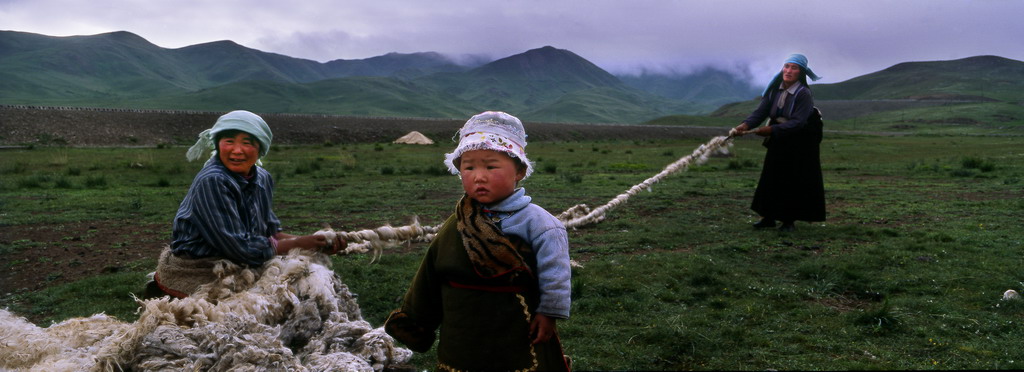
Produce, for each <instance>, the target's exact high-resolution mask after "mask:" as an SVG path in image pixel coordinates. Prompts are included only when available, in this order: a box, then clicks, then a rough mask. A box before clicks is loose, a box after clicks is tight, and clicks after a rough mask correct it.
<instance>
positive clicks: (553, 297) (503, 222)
mask: <svg viewBox="0 0 1024 372" xmlns="http://www.w3.org/2000/svg"><path fill="white" fill-rule="evenodd" d="M459 138H460V140H459V145H458V147H457V148H456V149H455V151H454V152H452V153H450V154H445V164H446V165H447V166H448V169H449V170H450V171H451V172H452V173H453V174H458V175H459V178H461V179H462V188H463V189H464V190H465V192H466V194H465V195H464V196H463V197H462V199H461V200H459V202H458V204H457V205H456V207H455V213H454V214H453V215H452V216H451V217H449V218H448V220H447V221H445V223H444V225H443V226H442V227H441V229H440V230H439V231H438V233H437V235H436V237H435V238H434V240H433V242H431V244H430V247H429V248H428V250H427V255H426V257H424V258H423V261H422V263H421V264H420V268H419V271H418V272H417V273H416V276H415V277H414V278H413V281H412V285H411V286H410V287H409V291H408V292H407V293H406V294H405V299H404V302H403V304H402V307H401V309H398V310H395V311H394V312H392V313H391V315H390V316H389V317H388V320H387V322H386V323H385V325H384V328H385V330H386V331H387V333H388V334H390V335H391V336H393V337H395V339H397V340H398V341H400V342H402V343H404V344H405V345H407V346H409V348H410V349H412V350H413V351H417V352H425V351H427V350H430V348H431V346H433V344H434V337H435V336H434V333H435V331H436V330H437V329H438V328H439V327H440V341H439V342H438V346H437V359H438V369H439V370H447V371H469V370H516V371H532V370H563V371H564V370H568V369H569V366H568V364H567V363H566V359H565V357H564V356H563V353H562V346H561V343H560V342H559V340H558V332H557V328H556V326H555V320H556V319H566V318H568V317H569V303H570V298H569V295H570V284H569V281H570V268H569V239H568V234H567V233H566V230H565V226H564V225H563V224H562V222H561V221H559V220H558V219H556V218H555V217H554V216H552V215H551V214H550V213H548V212H547V211H546V210H544V209H543V208H541V207H540V206H537V205H536V204H533V203H531V202H530V200H531V199H530V197H529V196H527V195H526V190H525V189H523V188H519V187H517V186H518V183H519V181H521V180H523V179H525V178H526V177H529V176H530V174H531V173H533V165H532V164H531V163H530V160H529V159H527V158H526V150H525V147H526V131H525V130H524V129H523V124H522V123H521V122H520V121H519V119H517V118H516V117H514V116H512V115H509V114H506V113H504V112H495V111H488V112H484V113H481V114H478V115H476V116H473V117H472V118H470V119H469V121H467V122H466V124H465V125H464V126H463V127H462V129H461V130H459Z"/></svg>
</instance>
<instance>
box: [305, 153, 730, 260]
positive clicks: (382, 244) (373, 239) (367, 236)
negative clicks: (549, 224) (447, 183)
mask: <svg viewBox="0 0 1024 372" xmlns="http://www.w3.org/2000/svg"><path fill="white" fill-rule="evenodd" d="M731 146H732V136H718V137H715V138H712V139H711V140H710V141H708V142H707V143H705V144H702V145H700V146H699V147H697V148H696V149H695V150H693V153H691V154H690V155H687V156H684V157H682V158H679V160H676V161H675V162H673V163H671V164H669V165H667V166H665V169H663V170H662V171H661V172H660V173H658V174H656V175H654V176H653V177H651V178H648V179H646V180H644V181H643V182H640V183H639V184H636V185H634V186H633V187H631V188H629V189H628V190H626V191H625V192H623V193H622V194H619V195H618V196H616V197H615V198H613V199H612V200H610V201H609V202H608V203H606V204H605V205H602V206H600V207H597V208H594V209H590V207H588V206H587V205H586V204H577V205H575V206H573V207H571V208H569V209H567V210H565V211H564V212H562V213H560V214H559V215H558V216H556V217H557V218H558V219H559V220H560V221H562V223H563V224H565V227H566V228H577V227H581V226H585V225H589V224H593V223H597V222H601V221H603V220H604V218H605V216H606V215H607V214H608V212H609V211H611V210H612V209H615V208H616V207H618V206H619V205H622V204H624V203H625V202H626V201H627V200H628V199H629V198H630V197H632V196H633V195H636V194H637V193H639V192H640V191H641V190H648V191H650V190H651V185H652V184H654V183H657V182H659V181H661V180H662V179H663V178H665V177H668V176H669V175H672V174H675V173H678V172H682V171H686V170H687V169H689V167H690V166H692V165H701V164H704V163H706V162H707V161H708V158H709V157H710V156H711V154H713V153H715V152H716V151H718V152H723V153H728V149H729V147H731ZM440 228H441V225H437V226H423V225H420V223H419V220H414V221H413V223H412V224H410V225H406V226H400V227H392V226H389V225H385V226H381V227H378V228H376V229H367V230H360V231H352V232H336V231H333V230H331V229H330V227H326V228H324V230H320V231H318V232H316V233H317V234H325V235H327V236H328V239H329V240H333V239H334V237H335V236H337V237H340V238H342V239H344V240H345V241H346V242H348V246H347V247H346V249H345V250H344V251H342V252H339V254H352V253H366V252H370V251H372V252H373V259H372V260H371V261H370V262H374V261H376V260H377V259H378V258H380V255H381V254H382V252H383V250H384V248H387V247H390V246H395V245H399V244H402V243H407V242H412V241H423V242H429V241H431V240H432V239H433V238H434V235H435V234H436V233H437V231H438V230H439V229H440Z"/></svg>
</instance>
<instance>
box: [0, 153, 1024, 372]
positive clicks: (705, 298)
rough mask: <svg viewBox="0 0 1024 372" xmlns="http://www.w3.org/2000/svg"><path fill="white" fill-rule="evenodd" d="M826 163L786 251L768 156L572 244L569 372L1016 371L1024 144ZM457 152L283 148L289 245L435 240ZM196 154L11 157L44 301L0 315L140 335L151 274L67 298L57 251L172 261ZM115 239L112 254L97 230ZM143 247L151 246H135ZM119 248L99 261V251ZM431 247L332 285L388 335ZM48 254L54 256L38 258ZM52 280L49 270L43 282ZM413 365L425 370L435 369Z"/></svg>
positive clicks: (603, 195)
mask: <svg viewBox="0 0 1024 372" xmlns="http://www.w3.org/2000/svg"><path fill="white" fill-rule="evenodd" d="M826 137H827V138H826V139H825V142H824V143H823V144H822V163H823V170H824V177H825V188H826V199H827V205H828V221H826V222H824V223H814V224H808V223H798V224H797V230H796V231H795V232H792V233H780V232H777V231H755V230H753V229H752V228H751V227H750V224H751V223H753V222H756V220H757V216H755V215H753V213H752V212H751V211H750V210H749V208H748V207H749V203H750V198H751V196H752V194H753V190H754V188H755V186H756V182H757V176H758V173H759V171H760V164H761V159H762V157H763V154H764V150H763V148H762V147H761V146H760V144H759V141H755V140H747V139H742V140H739V141H737V143H736V146H735V147H734V148H733V153H734V156H732V157H723V158H713V159H711V161H710V162H709V163H708V164H706V165H704V166H701V167H697V168H694V169H691V170H690V171H689V172H686V173H681V174H678V175H675V176H672V177H669V178H668V179H666V180H664V181H663V182H661V183H658V184H656V185H655V186H654V187H653V188H652V190H651V192H650V193H642V194H639V195H637V196H636V197H634V198H632V199H630V201H629V203H627V204H625V205H623V206H621V207H620V208H618V209H615V210H613V211H612V212H611V213H610V215H609V216H608V219H607V220H606V221H604V222H601V223H599V224H597V225H593V226H588V227H584V228H580V229H578V230H574V231H571V232H570V244H571V251H570V254H571V256H572V258H573V259H575V260H577V261H579V262H580V263H582V264H583V265H584V267H582V268H578V269H575V270H574V273H573V307H572V318H571V319H569V320H567V321H563V322H561V323H560V324H559V330H560V333H561V337H562V339H563V343H564V345H565V348H566V352H567V354H569V355H570V356H572V358H573V359H574V361H575V368H576V369H579V370H681V369H698V370H704V369H714V370H733V369H740V370H764V369H800V370H820V369H825V370H843V369H1017V368H1020V365H1021V364H1022V363H1024V351H1022V349H1021V348H1020V347H1019V335H1020V334H1021V332H1024V302H1019V301H1001V300H1000V298H1001V295H1002V292H1003V291H1005V290H1007V289H1011V288H1012V289H1017V290H1021V289H1022V286H1024V283H1022V281H1024V266H1022V265H1021V264H1022V260H1021V258H1020V257H1021V255H1020V252H1021V249H1022V248H1024V245H1022V240H1024V232H1022V230H1021V222H1020V221H1021V220H1022V219H1024V197H1022V196H1024V192H1022V185H1024V147H1022V146H1021V139H1020V138H1019V137H983V136H901V137H876V136H860V135H848V134H834V133H829V134H827V136H826ZM702 142H703V141H701V140H692V141H671V142H669V141H629V140H622V141H614V142H568V143H542V142H537V143H531V145H530V156H531V158H532V159H533V160H535V161H536V162H537V167H536V169H537V173H536V174H535V175H534V176H533V177H531V178H530V179H529V180H527V182H526V183H525V185H524V186H525V187H526V188H527V190H528V191H529V193H530V194H531V195H533V197H534V202H535V203H537V204H539V205H541V206H543V207H545V208H546V209H548V210H549V211H551V212H552V213H554V214H558V213H559V212H561V211H563V210H565V209H567V208H569V207H571V206H573V205H575V204H577V203H587V204H589V205H591V206H596V205H600V204H603V203H605V202H607V201H608V200H610V199H611V198H613V197H615V196H616V195H617V194H619V193H621V192H622V191H624V190H626V189H627V188H629V187H630V186H632V185H634V184H636V183H639V182H640V181H642V180H644V179H646V178H647V177H650V176H652V175H654V174H655V173H657V172H658V171H660V170H661V168H662V167H663V166H665V165H667V164H669V163H670V162H672V161H674V160H675V159H677V158H679V157H681V156H684V155H686V154H689V153H690V152H691V151H692V150H693V149H694V148H695V147H696V146H697V145H699V144H700V143H702ZM448 150H450V148H449V146H447V145H433V146H401V145H392V144H360V145H346V146H289V147H284V146H282V147H275V148H274V149H273V150H272V151H271V153H270V155H269V156H268V157H267V158H266V159H265V160H266V161H265V165H266V168H268V169H269V170H270V171H271V172H272V173H273V174H274V175H275V178H276V180H277V185H278V186H277V191H276V200H275V210H276V212H277V214H278V216H279V217H281V219H282V221H284V223H285V228H286V229H287V230H288V231H291V232H299V233H309V232H312V231H315V230H317V229H319V228H320V227H321V225H322V224H323V223H329V224H330V225H331V226H332V227H334V228H335V229H339V230H356V229H363V228H371V227H376V226H380V225H383V224H392V225H398V224H405V223H407V222H408V219H409V218H410V217H411V216H418V217H419V219H420V220H421V221H422V222H423V223H425V224H437V223H440V222H441V221H442V219H443V218H444V217H446V216H447V215H448V214H450V213H451V211H452V207H453V205H454V203H455V201H456V200H457V198H458V197H459V196H460V194H461V189H460V188H459V184H458V181H457V178H456V177H454V176H451V175H447V174H445V172H444V170H443V169H442V166H441V164H440V160H441V159H442V154H443V153H444V152H445V151H448ZM184 152H185V149H184V148H180V147H174V148H145V149H71V148H35V149H32V150H4V151H3V152H0V228H2V229H3V230H2V231H4V235H5V236H2V237H0V257H7V258H6V259H0V267H2V269H3V270H6V271H7V272H25V271H34V270H35V271H38V270H41V269H38V268H41V267H56V268H57V269H53V270H54V271H53V272H44V273H42V276H41V278H43V279H41V280H49V278H53V279H52V282H53V283H54V284H53V285H45V286H42V288H39V289H32V290H24V289H19V288H11V289H9V292H8V293H0V296H2V297H0V307H7V308H9V309H10V310H11V311H14V312H16V313H18V314H20V315H24V316H27V317H29V318H30V319H31V320H33V321H34V322H36V323H37V324H40V325H41V326H46V325H48V324H50V322H51V321H59V320H63V319H67V318H69V317H75V316H87V315H91V314H93V313H97V312H106V313H107V314H111V315H114V316H117V317H118V318H120V319H123V320H126V321H132V320H134V319H135V317H137V315H136V314H135V313H134V311H135V308H136V305H135V303H134V302H133V301H132V300H131V297H130V295H129V293H130V292H139V291H140V290H141V288H142V285H143V283H144V282H145V281H146V279H145V274H146V273H147V272H149V271H151V270H153V268H154V267H155V260H154V258H155V253H154V256H152V257H142V258H129V259H122V260H121V262H120V263H119V264H117V265H114V266H113V267H116V268H117V269H116V270H110V272H106V273H100V274H97V275H90V276H89V277H85V278H81V279H78V278H75V280H71V279H69V275H70V274H68V273H69V272H71V271H76V270H80V269H81V266H82V265H83V262H86V264H88V262H89V261H84V260H85V259H84V258H83V261H79V263H78V264H77V265H76V264H75V260H72V259H67V260H64V259H62V258H59V257H60V256H59V255H58V256H55V257H58V258H48V259H47V260H48V261H47V262H42V261H43V260H42V259H41V258H35V257H43V256H44V254H43V253H45V252H48V251H60V250H61V249H65V248H66V247H79V248H80V247H81V246H85V247H86V248H88V249H91V250H95V251H98V252H108V251H110V252H113V251H115V249H117V248H122V249H123V248H124V247H123V246H124V245H126V244H131V245H139V246H142V247H146V248H147V249H149V250H151V251H153V250H155V249H159V246H160V245H162V244H164V243H166V239H167V237H168V236H169V231H170V227H171V226H170V221H171V218H172V217H173V215H174V212H175V210H176V208H177V204H178V202H179V201H180V200H181V198H182V197H183V196H184V194H185V192H186V190H187V187H188V185H189V183H190V181H191V179H192V177H193V176H194V174H195V172H196V170H198V169H199V167H200V166H201V164H197V163H191V164H190V163H186V162H185V160H184ZM62 226H66V227H68V228H70V227H72V226H88V227H86V228H84V229H85V231H86V232H85V233H84V238H83V239H76V236H77V235H75V236H72V235H74V234H69V235H68V236H67V237H66V238H64V239H59V241H63V243H62V244H63V245H64V246H63V247H62V246H61V245H62V244H48V243H43V242H40V241H39V240H40V239H39V238H33V236H35V235H29V234H28V233H27V232H29V231H35V230H34V229H37V228H39V227H44V228H52V229H54V234H58V235H60V234H62V230H60V228H59V227H62ZM107 230H112V231H118V232H119V233H118V234H120V235H118V234H113V235H110V234H108V235H103V232H104V231H107ZM140 234H141V235H142V236H145V237H146V238H139V237H138V236H139V235H140ZM101 235H102V236H109V237H108V238H105V239H106V240H104V243H102V244H96V243H92V242H90V237H97V238H98V237H99V236H101ZM89 244H93V245H91V246H90V245H89ZM423 248H424V246H423V245H413V246H411V247H401V248H395V249H392V250H389V251H388V252H387V253H385V255H384V256H383V257H382V258H381V260H380V262H379V263H374V264H369V257H367V256H364V255H360V256H345V257H337V258H335V260H334V269H335V271H337V272H338V273H339V274H340V275H341V277H342V278H343V280H344V281H345V282H346V283H347V284H348V285H349V287H350V288H351V289H352V291H353V292H355V293H357V294H358V295H359V303H360V306H361V308H362V312H363V315H364V317H365V318H366V319H367V320H368V321H370V322H371V323H372V324H374V325H375V326H379V325H380V324H381V323H382V321H383V320H384V318H385V317H386V315H387V314H388V312H389V311H390V310H391V309H393V308H395V307H397V306H398V305H399V302H398V299H399V298H400V297H401V295H402V294H403V293H404V291H405V289H406V287H407V285H408V283H409V281H410V279H411V277H412V275H413V273H414V270H415V268H416V266H417V265H418V262H419V259H420V256H421V254H422V252H423ZM46 257H52V256H48V255H47V256H46ZM44 264H49V266H46V265H44ZM413 363H414V364H415V365H416V366H418V367H421V368H430V367H431V366H432V363H433V354H432V353H428V354H422V355H417V356H416V357H415V359H414V360H413Z"/></svg>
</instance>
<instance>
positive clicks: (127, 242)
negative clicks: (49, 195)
mask: <svg viewBox="0 0 1024 372" xmlns="http://www.w3.org/2000/svg"><path fill="white" fill-rule="evenodd" d="M169 231H170V226H169V225H167V224H152V225H140V224H138V223H134V222H132V221H91V222H84V223H74V224H59V225H46V224H36V225H19V226H0V246H4V247H10V248H11V250H12V252H6V253H5V254H3V255H2V256H0V268H2V270H0V296H6V295H7V294H13V293H17V292H23V291H38V290H41V289H44V288H46V287H49V286H54V285H60V284H65V283H71V282H74V281H78V280H81V279H84V278H88V277H92V276H96V275H99V274H108V273H113V272H118V271H126V270H130V269H132V268H133V264H134V265H139V264H140V261H142V260H146V259H152V264H154V265H155V262H156V257H157V255H158V254H159V253H160V250H161V249H162V248H163V246H164V245H165V244H167V243H168V242H169V240H168V238H167V237H168V236H169ZM139 268H141V267H139ZM137 269H138V268H137ZM142 269H152V268H148V267H146V268H142Z"/></svg>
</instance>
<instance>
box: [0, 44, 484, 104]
mask: <svg viewBox="0 0 1024 372" xmlns="http://www.w3.org/2000/svg"><path fill="white" fill-rule="evenodd" d="M465 69H466V68H465V67H462V66H459V65H457V64H455V63H454V62H452V61H450V60H448V59H446V58H444V57H443V56H441V55H440V54H437V53H414V54H398V53H391V54H387V55H384V56H379V57H373V58H369V59H366V60H341V59H339V60H334V61H330V62H327V63H319V62H316V61H311V60H306V59H299V58H292V57H288V56H284V55H280V54H275V53H266V52H262V51H259V50H256V49H251V48H246V47H244V46H241V45H238V44H236V43H235V42H232V41H215V42H210V43H204V44H198V45H191V46H187V47H183V48H179V49H165V48H161V47H158V46H156V45H153V44H151V43H149V42H148V41H146V40H145V39H143V38H141V37H139V36H138V35H135V34H132V33H130V32H123V31H122V32H112V33H106V34H99V35H92V36H70V37H52V36H43V35H37V34H31V33H24V32H15V31H0V99H2V100H4V101H5V102H7V103H26V104H59V103H67V104H89V103H95V104H99V105H106V104H109V102H110V101H115V102H117V101H120V100H122V99H125V98H127V99H133V98H137V97H146V98H153V97H155V96H161V95H167V94H179V93H187V92H195V91H199V90H202V89H208V88H213V87H218V86H222V85H225V84H231V83H236V82H244V81H274V82H285V83H309V82H314V81H321V80H327V79H336V78H343V77H350V76H395V77H403V78H413V77H418V76H422V75H425V74H430V73H435V72H440V71H462V70H465Z"/></svg>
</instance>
